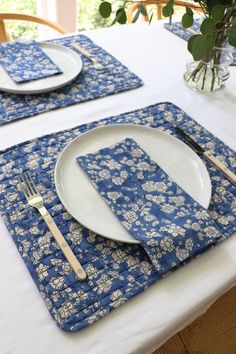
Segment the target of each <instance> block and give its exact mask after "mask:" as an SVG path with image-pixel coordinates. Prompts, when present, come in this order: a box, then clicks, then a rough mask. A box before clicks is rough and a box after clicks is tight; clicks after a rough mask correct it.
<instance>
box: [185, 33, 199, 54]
mask: <svg viewBox="0 0 236 354" xmlns="http://www.w3.org/2000/svg"><path fill="white" fill-rule="evenodd" d="M199 36H201V35H200V34H194V35H193V36H191V37H190V38H189V40H188V51H189V52H190V53H191V54H192V48H193V42H194V41H195V39H196V38H197V37H199Z"/></svg>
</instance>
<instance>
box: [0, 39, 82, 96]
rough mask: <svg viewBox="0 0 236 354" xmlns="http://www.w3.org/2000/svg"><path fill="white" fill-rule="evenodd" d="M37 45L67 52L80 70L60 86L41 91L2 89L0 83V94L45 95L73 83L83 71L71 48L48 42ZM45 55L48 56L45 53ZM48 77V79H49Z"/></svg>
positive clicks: (79, 57)
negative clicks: (76, 61)
mask: <svg viewBox="0 0 236 354" xmlns="http://www.w3.org/2000/svg"><path fill="white" fill-rule="evenodd" d="M38 43H39V46H40V47H54V48H55V47H56V48H59V49H60V50H63V51H67V52H69V53H70V54H71V55H73V56H74V58H76V59H77V60H78V62H79V64H80V65H79V67H80V69H78V70H77V72H76V73H75V74H74V75H73V77H71V78H69V79H67V80H66V81H64V82H63V83H60V84H57V85H55V86H53V87H50V88H42V89H39V88H37V89H25V90H24V89H23V90H22V87H21V88H19V89H14V88H13V89H11V88H10V89H8V88H6V87H2V86H1V83H0V91H2V92H7V93H12V94H17V95H37V94H40V93H46V92H51V91H54V90H57V89H59V88H61V87H63V86H65V85H67V84H69V83H70V82H71V81H73V80H74V79H75V78H76V77H77V76H78V75H79V74H80V73H81V71H82V70H83V61H82V59H81V56H80V55H79V54H78V53H77V52H75V51H74V50H72V49H71V48H68V47H65V46H63V45H61V44H57V43H48V42H38ZM46 55H48V54H47V53H46ZM7 75H8V74H7ZM49 78H50V77H48V79H49ZM44 79H45V78H41V79H38V80H44Z"/></svg>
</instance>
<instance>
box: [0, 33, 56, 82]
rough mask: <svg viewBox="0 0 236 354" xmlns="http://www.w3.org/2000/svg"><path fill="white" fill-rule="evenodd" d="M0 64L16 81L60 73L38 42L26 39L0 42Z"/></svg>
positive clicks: (25, 80)
mask: <svg viewBox="0 0 236 354" xmlns="http://www.w3.org/2000/svg"><path fill="white" fill-rule="evenodd" d="M0 65H2V66H3V68H4V69H5V70H6V71H7V73H8V74H9V75H10V77H11V78H12V80H14V81H15V82H17V83H22V82H27V81H31V80H36V79H41V78H44V77H48V76H52V75H55V74H59V73H62V71H61V69H60V68H59V67H58V66H57V65H56V64H55V63H54V62H53V61H52V60H51V59H50V58H49V57H48V56H47V55H46V54H45V53H44V51H43V50H42V49H41V48H40V46H39V44H38V43H37V42H35V41H34V40H28V39H21V40H18V41H14V42H8V43H3V44H1V45H0Z"/></svg>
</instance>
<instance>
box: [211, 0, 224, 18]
mask: <svg viewBox="0 0 236 354" xmlns="http://www.w3.org/2000/svg"><path fill="white" fill-rule="evenodd" d="M224 14H225V6H224V5H220V4H218V5H215V6H213V8H212V11H211V17H212V19H213V20H214V21H216V22H218V21H221V20H222V19H223V17H224Z"/></svg>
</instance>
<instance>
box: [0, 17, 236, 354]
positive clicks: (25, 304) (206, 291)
mask: <svg viewBox="0 0 236 354" xmlns="http://www.w3.org/2000/svg"><path fill="white" fill-rule="evenodd" d="M88 35H89V37H90V38H92V39H93V40H95V41H96V42H97V43H98V44H99V45H101V46H103V47H104V48H105V49H107V50H108V51H109V52H111V53H112V54H113V55H114V56H115V57H117V58H118V59H119V60H121V61H122V62H123V63H124V64H126V65H127V66H128V67H129V68H130V69H131V70H132V71H133V72H135V73H136V74H137V75H139V76H140V77H141V78H142V79H143V81H144V83H145V84H144V86H143V87H141V88H139V89H135V90H132V91H128V92H125V93H121V94H117V95H113V96H109V97H106V98H102V99H97V100H93V101H90V102H86V103H83V104H78V105H74V106H71V107H68V108H64V109H61V110H56V111H52V112H49V113H44V114H42V115H39V116H37V117H33V118H30V119H25V120H21V121H19V122H16V123H13V124H8V125H6V126H3V127H1V128H0V149H2V148H5V147H8V146H11V145H13V144H16V143H19V142H22V141H25V140H27V139H30V138H33V137H36V136H41V135H43V134H46V133H49V132H54V131H58V130H62V129H66V128H70V127H73V126H76V125H79V124H81V123H86V122H90V121H93V120H97V119H101V118H104V117H107V116H110V115H116V114H119V113H123V112H126V111H130V110H133V109H137V108H140V107H144V106H146V105H150V104H153V103H157V102H160V101H171V102H173V103H175V104H177V105H178V106H180V107H181V108H182V109H183V110H185V111H186V112H187V113H188V114H190V116H192V117H193V118H194V119H196V120H197V121H198V122H199V123H200V124H202V125H203V126H204V127H206V128H207V129H209V130H210V131H211V132H212V133H213V134H215V135H216V136H218V137H219V138H220V139H222V140H223V141H224V142H225V143H227V144H228V145H229V146H231V147H232V148H233V149H235V150H236V139H235V133H236V67H234V68H231V78H230V79H229V80H228V81H227V85H226V88H225V89H224V90H222V91H220V92H218V93H216V94H214V95H202V94H199V93H196V92H193V91H191V90H190V89H189V88H188V87H186V86H185V84H184V81H183V79H182V76H183V72H184V70H185V63H186V61H187V60H188V59H189V58H190V57H189V55H188V53H187V49H186V42H185V41H183V40H182V39H180V38H178V37H177V36H175V35H173V34H172V33H170V32H168V31H167V30H165V29H164V28H163V24H162V23H161V22H156V23H155V24H152V25H151V26H147V25H145V24H139V25H127V26H119V27H112V28H108V29H101V30H95V31H91V32H88ZM0 279H1V291H0V353H1V354H32V353H34V354H44V353H45V354H46V353H47V354H65V353H66V354H75V353H76V354H100V353H101V354H110V353H112V354H123V353H124V354H127V353H135V354H144V353H151V352H153V351H154V350H155V349H157V348H158V347H159V346H160V345H161V344H162V343H163V342H165V341H166V340H167V339H168V338H169V337H171V336H172V335H173V334H175V333H176V332H178V331H179V330H180V329H182V328H184V327H185V326H186V325H188V324H189V323H191V322H192V321H193V320H194V319H195V318H197V317H198V316H199V315H200V314H202V313H203V312H205V311H206V310H207V308H208V307H209V306H210V305H211V304H212V302H214V301H215V300H216V299H217V298H218V297H219V296H221V295H222V294H223V293H224V292H226V291H227V290H228V289H229V288H231V287H233V286H234V285H235V283H236V235H234V236H232V237H231V238H230V239H228V240H227V241H224V242H223V243H222V244H220V245H218V246H217V247H215V248H214V249H213V250H211V251H208V252H207V253H205V254H203V255H201V256H200V257H199V258H198V259H195V260H194V261H192V262H191V263H190V264H188V265H186V266H184V267H182V268H181V269H179V270H177V271H176V272H175V273H173V274H172V275H171V276H169V277H168V278H166V279H164V280H162V281H160V282H158V283H156V284H154V285H153V286H151V287H150V288H149V289H147V290H146V291H144V292H143V293H142V294H140V295H138V296H136V297H135V298H133V299H131V300H129V301H128V303H127V304H125V305H123V306H121V307H120V308H118V309H116V310H114V311H113V312H112V313H111V314H110V315H108V316H106V317H105V318H104V319H102V320H99V321H98V322H96V323H95V324H93V325H92V326H90V327H87V328H86V329H84V330H82V331H80V332H78V333H75V334H68V333H65V332H63V331H61V330H60V329H58V328H57V326H56V324H55V323H54V321H53V320H52V319H51V317H50V315H49V313H48V311H47V309H46V307H45V305H44V303H43V300H42V299H41V297H40V295H39V293H38V290H37V288H36V286H35V284H34V282H33V281H32V279H31V276H30V274H29V273H28V271H27V270H26V267H25V265H24V264H23V261H22V259H21V257H20V255H19V253H18V251H17V250H16V247H15V245H14V243H13V241H12V240H11V239H10V235H9V233H8V231H7V229H6V227H5V225H4V223H3V221H2V220H0Z"/></svg>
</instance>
